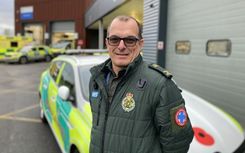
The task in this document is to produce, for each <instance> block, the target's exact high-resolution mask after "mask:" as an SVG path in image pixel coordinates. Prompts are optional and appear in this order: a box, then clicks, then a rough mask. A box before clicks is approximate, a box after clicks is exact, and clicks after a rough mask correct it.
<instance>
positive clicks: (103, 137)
mask: <svg viewBox="0 0 245 153" xmlns="http://www.w3.org/2000/svg"><path fill="white" fill-rule="evenodd" d="M109 108H110V104H109V102H107V103H106V108H105V122H104V129H103V134H102V146H101V150H102V151H101V153H104V145H105V141H104V140H105V130H106V125H107V119H108V114H109Z"/></svg>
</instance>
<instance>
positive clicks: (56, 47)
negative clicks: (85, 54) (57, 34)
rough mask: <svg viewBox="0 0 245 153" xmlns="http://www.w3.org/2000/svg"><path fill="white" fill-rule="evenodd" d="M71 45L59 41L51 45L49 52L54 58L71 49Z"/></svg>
mask: <svg viewBox="0 0 245 153" xmlns="http://www.w3.org/2000/svg"><path fill="white" fill-rule="evenodd" d="M71 48H72V45H71V42H70V41H66V40H61V41H58V42H57V43H55V44H52V45H51V52H52V54H53V55H54V56H58V55H61V54H65V52H66V50H67V49H71Z"/></svg>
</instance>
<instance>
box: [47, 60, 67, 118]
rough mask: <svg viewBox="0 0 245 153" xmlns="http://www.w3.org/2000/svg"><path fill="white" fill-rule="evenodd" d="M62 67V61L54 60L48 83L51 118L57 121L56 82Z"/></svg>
mask: <svg viewBox="0 0 245 153" xmlns="http://www.w3.org/2000/svg"><path fill="white" fill-rule="evenodd" d="M63 67H64V64H63V62H61V61H55V62H53V63H52V65H51V67H50V76H51V79H50V81H49V85H48V91H47V92H48V107H49V110H50V112H51V116H52V119H53V120H54V121H55V122H56V121H57V110H56V103H57V102H56V97H57V95H58V85H57V82H58V80H59V79H60V75H61V71H62V69H63Z"/></svg>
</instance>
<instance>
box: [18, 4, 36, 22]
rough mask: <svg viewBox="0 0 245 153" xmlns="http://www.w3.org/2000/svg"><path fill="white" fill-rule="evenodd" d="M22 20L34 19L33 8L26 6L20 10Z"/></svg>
mask: <svg viewBox="0 0 245 153" xmlns="http://www.w3.org/2000/svg"><path fill="white" fill-rule="evenodd" d="M20 19H21V20H31V19H33V6H24V7H21V8H20Z"/></svg>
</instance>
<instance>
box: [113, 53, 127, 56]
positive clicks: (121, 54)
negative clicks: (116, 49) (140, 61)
mask: <svg viewBox="0 0 245 153" xmlns="http://www.w3.org/2000/svg"><path fill="white" fill-rule="evenodd" d="M116 55H119V56H128V55H129V53H116Z"/></svg>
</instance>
